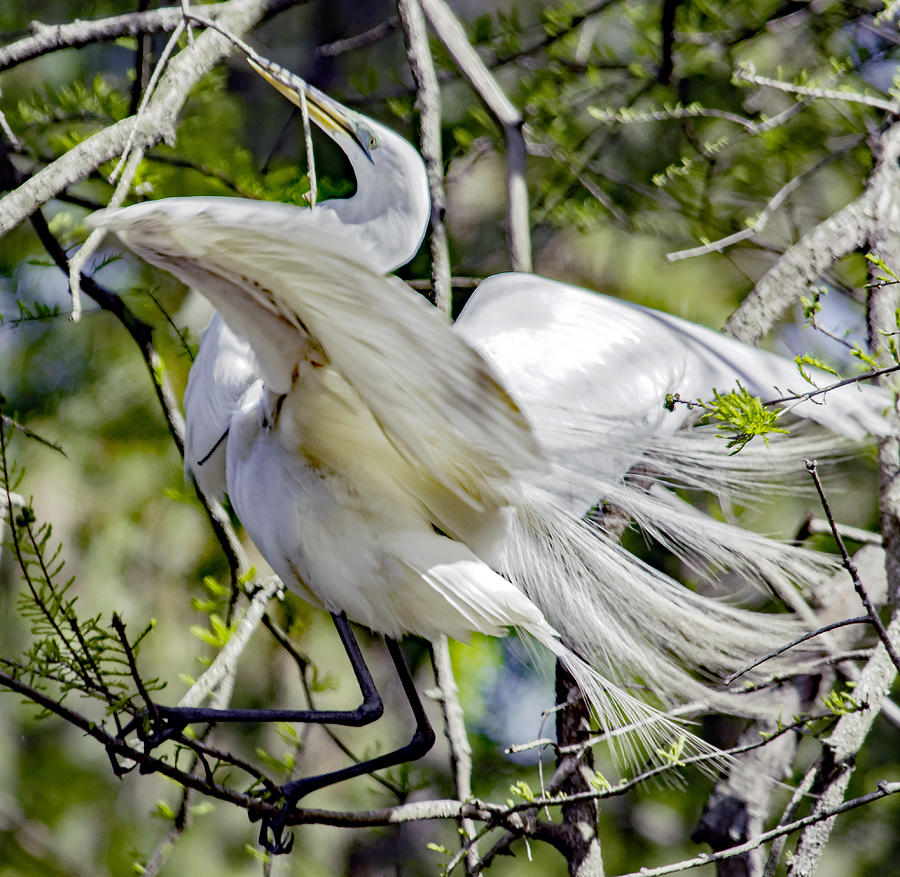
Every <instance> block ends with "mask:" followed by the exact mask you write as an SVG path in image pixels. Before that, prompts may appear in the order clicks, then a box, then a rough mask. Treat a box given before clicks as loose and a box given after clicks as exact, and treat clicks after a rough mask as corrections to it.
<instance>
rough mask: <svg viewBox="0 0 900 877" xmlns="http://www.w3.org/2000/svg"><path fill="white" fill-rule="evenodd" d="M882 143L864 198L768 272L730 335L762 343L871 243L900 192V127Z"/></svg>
mask: <svg viewBox="0 0 900 877" xmlns="http://www.w3.org/2000/svg"><path fill="white" fill-rule="evenodd" d="M877 145H878V148H879V150H880V152H881V155H880V156H879V158H878V161H877V163H876V166H875V169H874V170H873V171H872V173H871V174H870V175H869V179H868V181H867V182H866V187H865V189H864V191H863V192H862V194H861V195H859V196H858V197H857V198H856V199H855V200H854V201H851V202H850V203H849V204H848V205H847V206H846V207H843V208H842V209H841V210H839V211H838V212H837V213H835V214H834V215H833V216H830V217H829V218H828V219H826V220H824V221H823V222H821V223H820V224H819V225H817V226H816V227H815V228H814V229H812V230H811V231H809V232H807V234H805V235H804V236H803V237H802V238H801V239H800V240H799V241H798V242H797V243H796V244H794V246H792V247H791V248H790V249H789V250H788V251H787V252H786V253H785V254H784V255H783V256H782V257H781V258H780V259H779V260H778V261H777V262H776V263H775V264H774V265H773V266H772V267H771V268H770V269H769V270H768V271H767V272H766V273H765V275H764V276H763V277H762V278H761V279H760V281H759V282H758V283H757V284H756V288H755V289H754V290H753V292H752V293H750V295H749V296H747V298H746V299H745V300H744V301H743V302H742V304H741V306H740V307H739V308H738V309H737V310H736V311H735V312H734V313H733V314H732V315H731V317H730V318H729V320H728V322H727V323H726V326H725V331H726V332H728V333H729V334H731V335H733V336H734V337H735V338H738V339H740V340H741V341H746V342H748V343H753V342H755V341H758V340H759V339H760V338H762V336H763V335H765V334H766V332H768V330H769V329H770V328H771V327H772V326H773V325H774V324H775V321H776V320H778V318H779V317H780V316H781V315H782V314H783V313H784V311H785V310H786V309H787V307H788V306H789V305H790V304H791V303H792V302H793V301H794V300H795V299H797V298H798V297H799V296H800V295H801V294H802V293H803V292H804V291H805V290H806V288H807V286H808V285H809V284H810V283H812V282H813V281H815V280H816V278H818V277H819V276H820V275H821V274H822V272H823V271H825V270H826V269H827V268H830V267H831V266H832V265H833V264H834V263H835V262H837V261H838V260H839V259H841V258H843V257H844V256H846V255H847V254H848V253H852V252H855V251H856V250H858V249H860V248H861V247H862V246H863V245H864V244H865V243H866V241H867V239H868V238H869V237H870V235H872V234H873V233H874V230H875V229H876V228H877V227H878V225H879V222H880V216H881V208H880V204H879V201H880V199H882V198H883V197H884V196H885V194H887V193H890V192H891V191H892V190H895V189H896V187H897V184H898V183H897V181H898V178H900V171H898V169H897V158H898V155H900V123H894V124H892V125H891V126H890V127H889V128H888V129H887V130H886V131H884V132H883V133H882V134H881V135H880V136H879V138H878V143H877ZM886 227H890V226H886Z"/></svg>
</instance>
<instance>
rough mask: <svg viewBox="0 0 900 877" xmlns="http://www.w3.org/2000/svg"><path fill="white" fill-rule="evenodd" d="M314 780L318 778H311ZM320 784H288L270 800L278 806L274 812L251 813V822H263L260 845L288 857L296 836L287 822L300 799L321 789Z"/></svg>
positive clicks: (266, 849)
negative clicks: (288, 829)
mask: <svg viewBox="0 0 900 877" xmlns="http://www.w3.org/2000/svg"><path fill="white" fill-rule="evenodd" d="M311 779H313V780H316V779H318V777H313V778H311ZM319 787H320V786H319V784H316V783H309V782H307V781H305V780H295V781H294V782H292V783H287V784H285V785H283V786H281V788H279V789H278V790H277V791H275V792H273V793H272V794H271V795H270V796H269V799H268V803H270V804H278V802H279V801H280V802H281V803H280V804H279V805H278V807H277V809H276V810H275V811H274V812H270V813H266V814H265V815H260V814H258V813H254V812H253V811H252V810H251V811H250V821H251V822H256V820H257V819H259V820H261V824H260V826H259V845H260V846H261V847H262V848H263V849H264V850H265V851H266V852H267V853H270V854H271V855H273V856H282V855H287V854H288V853H289V852H290V851H291V850H292V849H293V848H294V835H293V833H291V832H287V836H286V837H285V832H286V831H287V820H288V816H289V815H290V813H291V811H292V810H293V809H294V808H295V807H296V806H297V803H298V802H299V801H300V799H301V798H302V797H303V796H304V795H306V794H308V793H309V792H312V791H314V790H315V789H317V788H319Z"/></svg>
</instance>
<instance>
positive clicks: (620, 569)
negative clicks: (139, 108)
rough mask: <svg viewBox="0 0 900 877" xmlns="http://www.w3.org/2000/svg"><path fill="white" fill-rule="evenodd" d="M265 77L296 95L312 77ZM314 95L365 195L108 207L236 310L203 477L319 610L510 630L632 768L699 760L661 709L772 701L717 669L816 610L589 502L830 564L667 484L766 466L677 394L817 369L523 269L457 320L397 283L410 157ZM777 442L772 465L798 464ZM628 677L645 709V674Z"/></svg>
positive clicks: (759, 573) (216, 372)
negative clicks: (666, 569) (679, 758)
mask: <svg viewBox="0 0 900 877" xmlns="http://www.w3.org/2000/svg"><path fill="white" fill-rule="evenodd" d="M269 72H270V74H271V75H273V76H276V78H277V79H278V81H279V82H280V84H281V90H282V91H284V92H285V93H287V94H289V96H291V95H293V96H294V98H296V96H297V94H298V92H297V91H296V89H300V88H304V87H305V86H303V84H302V83H299V82H292V81H291V80H290V79H289V78H287V76H286V75H282V74H281V72H280V71H274V72H273V71H269ZM292 89H294V90H293V91H292ZM307 97H308V100H309V101H310V106H311V114H312V116H313V118H314V119H315V120H316V121H317V122H318V123H319V124H320V125H322V127H324V128H325V129H326V130H328V131H329V133H331V134H332V136H334V137H335V139H336V140H337V141H338V143H339V144H340V145H341V147H342V148H343V149H344V151H345V152H346V153H347V155H348V157H349V158H350V160H351V163H352V165H353V167H354V170H355V173H356V175H357V193H356V195H355V196H354V197H353V198H351V199H348V200H346V201H344V202H340V201H332V202H327V203H325V204H322V205H319V206H317V207H316V208H315V209H313V210H307V209H303V208H299V207H294V206H289V205H283V204H257V203H253V202H246V201H242V200H240V199H225V198H184V199H165V200H161V201H156V202H148V203H145V204H140V205H135V206H133V207H128V208H124V209H120V210H111V211H103V212H101V213H99V214H96V215H95V219H94V222H95V224H97V225H98V226H103V227H106V228H109V229H110V230H113V231H115V232H116V233H117V234H118V236H119V237H120V239H121V240H122V241H123V243H124V244H125V245H126V246H128V247H129V248H130V249H132V250H133V251H134V252H135V253H137V254H138V255H140V256H141V257H142V258H144V259H145V260H147V261H148V262H150V263H151V264H153V265H156V266H159V267H161V268H164V269H166V270H168V271H170V272H171V273H172V274H174V275H175V276H176V277H178V278H179V279H180V280H182V281H183V282H185V283H186V284H188V285H190V286H192V287H193V288H195V289H197V290H199V291H200V292H202V293H203V294H204V295H205V296H206V297H207V298H209V300H210V301H211V302H212V303H213V304H214V305H215V306H216V307H217V308H218V309H219V312H220V314H221V318H220V319H218V320H217V321H216V322H215V323H214V324H213V327H212V328H211V330H210V332H209V333H207V335H206V336H205V337H204V340H203V344H202V346H201V353H200V356H199V357H198V360H197V363H196V364H195V366H194V370H193V371H192V375H191V384H190V388H189V393H188V395H187V396H186V407H187V415H188V425H189V443H188V460H187V462H188V465H189V466H190V468H191V471H193V472H194V473H195V475H196V476H197V477H198V480H200V481H201V484H204V480H205V481H206V484H205V485H204V487H205V488H206V489H207V490H208V491H209V492H212V493H214V494H219V493H221V492H222V491H223V490H224V489H227V492H228V493H229V495H230V497H231V500H232V503H233V505H234V508H235V510H236V512H237V514H238V516H239V517H240V519H241V521H242V522H243V524H244V526H245V527H246V529H247V531H248V533H249V534H250V536H251V537H252V538H253V540H254V542H255V543H256V545H257V547H258V548H259V549H260V551H261V552H262V554H263V556H264V557H265V558H266V559H267V560H268V562H269V563H270V564H271V566H272V567H273V569H274V570H275V571H276V572H277V573H278V574H279V576H280V577H281V578H282V579H283V581H284V582H285V583H286V584H287V585H288V586H289V587H291V588H292V589H293V590H295V591H297V592H298V593H299V594H301V595H302V596H304V597H306V598H307V599H308V600H310V601H311V602H313V603H314V604H316V605H320V606H323V607H324V608H326V609H328V610H329V611H331V612H333V613H341V612H344V613H346V615H347V616H348V617H349V618H351V619H352V620H355V621H358V622H360V623H362V624H365V625H367V626H368V627H370V628H371V629H372V630H375V631H378V632H381V633H383V634H385V635H387V636H389V637H397V636H399V635H402V634H404V633H414V634H418V635H420V636H424V637H427V638H434V637H436V636H438V635H439V634H447V635H450V636H454V637H457V638H460V639H466V638H467V637H468V636H469V635H470V634H471V633H473V632H476V631H477V632H481V633H487V634H493V635H503V634H504V633H506V632H507V630H508V629H509V628H511V627H513V628H516V629H517V630H519V631H522V632H524V633H525V634H527V635H529V636H530V637H532V638H533V639H535V640H536V641H537V642H538V643H540V644H541V645H542V646H544V647H545V648H547V649H548V650H550V651H551V652H552V653H553V654H554V655H555V656H557V657H558V658H559V659H560V660H561V661H562V663H563V664H564V665H565V666H566V668H567V669H568V670H569V672H570V673H571V674H572V675H573V676H574V677H575V679H576V680H577V681H578V683H579V685H580V687H581V689H582V691H583V692H584V693H585V695H586V696H587V698H588V700H589V701H590V703H591V705H592V707H593V708H594V709H595V711H596V713H597V715H598V717H599V719H600V721H601V722H602V724H603V725H604V726H605V727H607V728H615V727H621V726H623V725H630V726H633V730H632V734H631V736H630V737H629V738H627V739H628V740H629V741H630V742H622V740H623V739H624V738H618V739H619V741H620V742H619V745H620V747H621V752H622V754H623V756H624V757H625V758H629V757H630V756H632V755H636V754H640V755H641V756H645V755H648V756H650V757H651V758H654V757H657V754H658V751H659V750H660V749H662V748H663V747H664V746H666V745H667V744H668V743H669V742H671V740H672V739H673V738H674V737H679V736H686V737H687V740H688V749H689V750H693V751H702V750H704V748H705V747H704V744H703V743H702V741H699V740H697V739H696V738H694V737H692V736H691V735H689V734H686V732H685V731H684V729H683V727H681V726H680V725H677V724H675V723H673V722H671V721H670V720H668V719H667V718H665V717H664V716H662V714H661V713H660V712H658V709H657V708H658V707H661V706H663V707H664V706H668V705H671V704H675V703H680V702H685V701H687V700H693V699H703V700H705V701H706V702H708V703H711V704H713V705H715V706H718V707H719V708H722V709H728V710H734V711H738V712H741V711H753V710H754V709H755V708H756V707H755V706H751V705H747V704H745V703H744V701H743V699H742V698H741V697H740V696H739V695H733V694H729V693H725V692H721V691H719V690H717V689H714V688H712V687H710V686H709V685H708V681H704V678H705V679H706V680H708V679H709V678H710V677H715V676H718V675H720V674H724V673H728V672H730V671H732V670H734V669H736V668H737V667H738V666H742V665H743V664H744V663H745V662H747V661H748V660H750V659H752V658H753V657H755V656H757V655H758V654H759V653H761V652H765V651H767V650H768V649H769V648H771V647H772V646H773V645H777V644H780V643H781V642H782V641H784V640H786V639H789V638H791V637H792V636H794V635H795V633H796V632H797V627H796V625H795V623H794V622H793V621H791V620H790V619H788V618H777V617H773V616H772V615H760V614H756V613H753V612H748V611H743V610H740V609H736V608H732V607H729V606H725V605H722V604H720V603H717V602H715V601H711V600H708V599H705V598H703V597H701V596H698V595H696V594H694V593H693V592H691V591H689V590H687V589H686V588H684V587H682V586H681V585H679V584H678V583H676V582H675V581H673V580H671V579H670V578H668V577H667V576H665V575H664V574H662V573H660V572H658V571H656V570H654V569H651V568H650V567H648V566H646V565H644V564H643V563H641V562H640V561H639V560H637V559H636V558H634V557H633V556H632V555H630V554H628V553H627V552H626V551H625V550H624V549H622V548H621V547H620V546H619V545H618V544H617V543H616V542H614V541H612V540H610V539H608V538H607V537H606V536H605V534H604V533H603V532H602V531H601V530H599V529H598V528H596V527H594V526H592V525H590V524H589V523H586V522H585V521H584V520H583V519H582V518H581V514H582V513H583V512H584V511H585V510H586V508H587V507H589V506H590V505H592V504H593V503H595V502H596V501H597V500H599V499H604V500H612V501H613V502H615V503H616V504H617V505H620V506H622V507H623V508H625V509H626V511H628V512H629V513H631V514H633V515H635V517H636V518H637V520H638V521H639V522H640V523H641V524H642V525H644V526H645V527H647V528H648V529H649V530H650V531H651V532H653V533H654V534H655V535H657V536H658V537H659V538H661V539H663V540H664V541H665V542H666V543H667V544H670V545H672V546H673V548H675V549H676V550H678V551H680V552H681V553H683V554H685V555H686V556H691V555H697V556H699V557H702V558H704V559H705V560H707V561H711V562H712V563H713V564H714V565H719V566H725V565H726V564H733V565H735V566H736V567H737V569H738V571H739V572H741V573H742V574H744V575H746V576H748V577H750V578H756V579H760V578H764V579H766V580H768V581H770V583H777V584H779V585H783V586H786V587H787V586H790V584H791V583H792V582H795V581H799V580H803V579H805V578H809V577H810V576H813V575H815V574H816V573H817V572H819V571H821V570H822V569H824V568H827V567H828V566H829V561H828V560H827V559H826V558H823V557H821V556H818V555H815V554H813V553H811V552H804V551H801V550H798V549H794V548H789V547H785V546H782V545H779V544H777V543H774V542H770V541H767V540H765V539H763V538H762V537H759V536H755V535H753V534H749V533H746V532H745V531H743V530H739V529H737V528H734V527H729V526H726V525H724V524H721V523H719V522H716V521H713V520H712V519H710V518H707V517H705V516H703V515H701V514H700V513H699V512H696V511H694V510H693V509H691V508H689V507H687V506H685V505H684V504H682V503H680V502H679V501H677V500H676V499H675V498H674V495H673V494H670V493H668V492H667V491H666V490H665V489H664V486H665V485H666V484H668V482H670V481H678V482H680V483H686V484H687V485H688V486H703V487H712V488H722V489H726V488H727V489H733V490H738V491H740V490H743V489H750V488H751V486H752V485H753V484H755V483H756V482H754V481H753V479H754V473H753V471H752V465H755V464H756V463H757V462H758V460H756V459H754V460H752V462H751V464H744V463H740V462H738V463H735V462H734V460H733V458H728V462H726V463H720V462H719V461H720V460H721V459H723V458H724V457H725V455H724V454H721V455H714V454H713V453H712V452H711V451H710V443H709V438H708V436H705V435H702V434H700V433H697V434H696V435H692V434H691V433H688V434H687V435H686V436H685V437H681V436H679V435H676V433H675V430H676V427H677V426H678V425H679V423H680V421H681V420H682V419H683V417H684V415H681V414H671V413H668V412H666V411H664V410H663V408H662V401H663V400H664V397H665V394H666V393H668V392H680V393H681V394H682V396H684V397H686V398H688V397H693V396H695V395H700V394H706V393H708V390H709V389H711V388H712V387H713V386H718V387H720V388H722V389H725V388H727V387H729V386H731V385H733V381H734V378H735V377H739V378H741V379H742V380H744V381H745V382H746V385H747V386H748V388H749V389H751V390H755V391H762V392H768V390H769V388H770V387H771V386H772V385H775V384H777V385H780V386H787V385H789V384H792V383H793V384H796V383H798V378H797V376H796V372H795V369H794V367H793V365H792V364H791V363H788V362H787V361H785V360H782V359H778V358H777V357H772V356H771V355H769V354H764V353H761V352H759V351H756V350H754V349H752V348H749V347H746V346H744V345H740V344H738V343H737V342H734V341H731V340H729V339H725V338H723V337H722V336H720V335H717V334H716V333H713V332H710V331H708V330H704V329H702V328H700V327H697V326H693V325H691V324H688V323H685V322H683V321H679V320H675V319H674V318H671V317H668V316H667V315H663V314H658V313H656V312H653V311H648V310H645V309H639V308H635V307H633V306H630V305H626V304H623V303H621V302H616V301H615V300H612V299H608V298H605V297H601V296H597V295H595V294H591V293H587V292H585V291H583V290H577V289H574V288H572V287H566V286H564V285H562V284H555V283H553V282H552V281H548V280H544V279H542V278H536V277H531V276H523V275H502V276H500V277H497V278H491V279H489V280H488V281H486V282H485V284H484V285H483V286H482V287H480V288H479V290H478V291H477V292H476V293H475V295H474V296H473V299H472V300H471V301H470V303H469V305H468V306H467V308H466V309H465V311H464V312H463V316H462V317H461V319H460V321H459V322H458V323H457V325H456V327H455V328H453V327H451V325H450V324H449V322H448V321H447V320H446V319H445V318H444V317H443V316H442V315H440V314H439V313H437V312H436V311H435V310H434V309H433V308H431V307H430V306H429V305H427V304H426V303H425V302H424V300H423V299H422V298H421V297H419V296H418V295H416V294H415V293H414V292H413V291H412V290H410V289H409V288H408V287H407V286H405V285H404V284H403V283H401V282H400V281H399V280H397V279H396V278H392V277H387V276H385V272H387V271H389V270H390V269H392V268H393V267H395V266H396V265H398V264H401V263H402V262H403V261H405V260H406V259H408V258H409V257H410V256H411V255H412V253H413V252H414V251H415V249H416V247H417V246H418V244H419V242H420V240H421V236H422V233H423V230H424V223H425V219H426V218H427V194H426V191H425V188H424V180H425V176H424V169H423V167H422V163H421V160H420V158H419V157H418V155H417V154H416V152H415V150H414V149H413V148H412V147H411V146H410V145H409V144H408V143H406V142H405V141H403V140H402V139H401V138H399V137H397V135H396V134H393V133H392V132H389V131H388V130H387V129H385V128H384V127H382V126H380V125H377V124H376V123H374V122H371V121H370V120H367V119H365V118H363V117H360V116H358V115H357V114H353V113H351V112H350V111H348V110H346V109H344V108H342V107H340V105H338V104H335V103H334V102H332V101H330V100H329V99H327V98H326V97H325V96H324V95H320V94H319V93H318V92H313V91H308V92H307ZM313 107H315V110H314V111H313V109H312V108H313ZM839 399H840V400H846V401H839ZM883 404H884V401H883V399H882V397H881V396H880V395H879V394H878V393H877V392H870V391H866V392H856V393H853V392H852V391H851V393H846V394H845V395H844V396H841V397H837V396H835V397H833V398H829V401H828V404H827V405H826V406H822V407H814V406H813V407H810V408H809V409H808V410H806V411H803V412H799V411H798V413H802V414H804V415H808V416H812V417H814V418H815V419H819V420H823V421H824V422H826V423H827V424H828V425H830V426H832V427H835V428H837V429H838V430H841V431H844V432H846V433H848V434H850V435H853V434H854V433H855V432H857V431H859V430H860V429H861V428H870V429H875V428H879V427H880V421H879V419H878V413H877V412H878V411H879V409H880V408H881V407H883ZM851 413H852V415H853V417H854V421H853V422H850V421H849V420H848V419H847V418H848V417H849V416H850V415H851ZM688 436H690V437H688ZM778 447H779V446H776V449H775V450H774V451H773V454H772V458H771V459H772V461H773V462H772V463H771V465H770V466H769V469H768V471H769V473H770V475H771V473H773V472H776V473H777V470H778V466H779V465H781V464H782V462H783V461H786V460H788V459H789V458H790V459H793V460H796V457H790V455H789V454H787V453H781V452H780V451H779V450H778ZM784 447H788V445H787V444H786V445H785V446H784ZM820 447H821V448H826V447H828V445H826V444H822V445H821V446H820ZM216 454H218V455H220V457H221V456H224V462H225V480H224V483H223V482H222V477H221V470H216V469H215V466H216V465H221V463H218V464H217V463H216V456H215V455H216ZM644 461H646V462H649V463H650V464H651V467H652V470H653V471H654V472H656V473H661V474H660V478H661V481H660V487H659V489H657V490H655V491H654V490H651V491H649V492H648V491H647V490H645V489H644V486H642V487H640V488H638V487H636V486H635V485H633V484H632V483H631V482H630V481H628V480H627V479H625V475H626V473H627V471H628V470H629V469H631V468H632V467H633V466H634V465H635V464H637V463H639V462H644ZM776 463H777V464H778V465H776ZM206 467H208V468H206ZM216 472H218V473H219V474H216ZM635 682H638V683H640V684H641V685H642V686H643V687H644V688H645V689H646V690H647V692H648V695H649V699H650V701H652V704H648V703H645V702H644V701H643V700H641V699H638V698H636V697H635V696H633V695H632V694H631V693H629V691H627V690H626V688H627V687H628V686H630V685H632V684H633V683H635Z"/></svg>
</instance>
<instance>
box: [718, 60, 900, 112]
mask: <svg viewBox="0 0 900 877" xmlns="http://www.w3.org/2000/svg"><path fill="white" fill-rule="evenodd" d="M734 78H735V80H737V81H738V82H749V83H750V84H751V85H764V86H767V87H769V88H776V89H778V90H779V91H786V92H788V93H790V94H799V95H803V96H804V97H811V98H821V99H823V100H840V101H849V102H850V103H855V104H863V105H864V106H867V107H874V108H875V109H876V110H883V111H884V112H886V113H891V114H893V115H897V113H898V112H900V104H898V103H897V102H896V101H889V100H884V99H883V98H880V97H870V96H869V95H867V94H860V93H859V92H857V91H841V90H840V89H837V88H816V87H813V86H808V85H794V83H792V82H784V81H783V80H781V79H770V78H769V77H768V76H759V75H757V74H756V73H755V72H754V71H753V68H752V65H748V67H747V68H746V69H737V70H735V71H734Z"/></svg>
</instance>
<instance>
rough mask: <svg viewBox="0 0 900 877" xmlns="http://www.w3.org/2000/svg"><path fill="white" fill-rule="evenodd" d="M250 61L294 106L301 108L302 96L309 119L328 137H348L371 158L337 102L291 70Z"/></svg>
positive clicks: (269, 63)
mask: <svg viewBox="0 0 900 877" xmlns="http://www.w3.org/2000/svg"><path fill="white" fill-rule="evenodd" d="M247 61H248V62H249V64H250V66H251V67H252V68H253V69H254V70H255V71H256V72H257V73H258V74H259V75H260V76H262V78H263V79H265V80H266V82H268V83H269V85H271V86H273V87H274V88H276V89H277V90H278V91H280V92H281V94H283V95H284V96H285V97H286V98H287V99H288V100H289V101H290V102H291V103H292V104H294V105H295V106H298V107H299V106H301V97H300V95H301V93H302V94H303V95H304V96H305V97H306V106H307V108H308V110H309V117H310V118H311V119H312V120H313V121H314V122H315V123H316V124H317V125H318V126H319V127H320V128H321V129H322V130H323V131H324V132H325V133H326V134H335V133H339V132H340V133H343V134H346V135H347V136H348V137H351V138H352V139H353V140H354V141H356V143H357V144H358V145H359V146H360V148H362V149H363V151H364V152H366V153H367V154H368V150H366V147H365V146H364V144H362V143H361V142H360V139H359V136H358V135H357V133H356V130H355V128H354V126H353V122H352V120H351V119H350V117H349V115H348V114H347V111H346V110H345V109H344V107H342V106H341V105H340V104H339V103H338V102H337V101H335V100H332V99H331V98H330V97H328V95H326V94H323V93H322V92H321V91H319V90H318V89H317V88H313V86H311V85H309V84H308V83H307V82H306V81H304V80H303V79H301V78H300V77H299V76H297V75H296V74H295V73H291V71H290V70H286V69H285V68H284V67H281V66H279V65H278V64H273V63H271V62H268V61H267V62H265V64H263V63H261V62H259V61H256V60H254V59H253V58H247Z"/></svg>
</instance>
